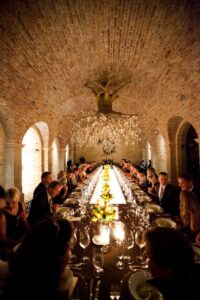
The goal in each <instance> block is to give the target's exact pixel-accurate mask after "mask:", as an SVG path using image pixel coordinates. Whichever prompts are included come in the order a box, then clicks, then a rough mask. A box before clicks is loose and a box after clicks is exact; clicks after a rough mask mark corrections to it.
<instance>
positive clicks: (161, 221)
mask: <svg viewBox="0 0 200 300" xmlns="http://www.w3.org/2000/svg"><path fill="white" fill-rule="evenodd" d="M155 223H156V224H157V225H158V227H170V228H176V223H175V222H174V221H172V220H171V219H168V218H158V219H156V220H155Z"/></svg>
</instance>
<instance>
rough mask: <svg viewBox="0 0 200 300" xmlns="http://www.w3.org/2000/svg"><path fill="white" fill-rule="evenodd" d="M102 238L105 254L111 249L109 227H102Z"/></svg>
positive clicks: (104, 225)
mask: <svg viewBox="0 0 200 300" xmlns="http://www.w3.org/2000/svg"><path fill="white" fill-rule="evenodd" d="M100 238H101V241H102V245H103V246H102V248H101V249H102V251H103V252H104V253H106V252H108V251H109V249H110V246H109V243H110V228H109V225H106V224H103V225H100Z"/></svg>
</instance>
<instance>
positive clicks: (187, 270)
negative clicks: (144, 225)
mask: <svg viewBox="0 0 200 300" xmlns="http://www.w3.org/2000/svg"><path fill="white" fill-rule="evenodd" d="M145 240H146V253H147V256H148V258H149V260H148V266H149V270H150V272H151V274H152V276H153V279H151V280H149V283H150V284H151V285H153V286H155V287H156V288H157V289H158V290H160V292H161V293H162V295H163V298H164V300H178V299H181V300H188V299H192V300H197V299H200V298H199V283H198V278H199V275H198V276H197V274H199V269H198V268H197V269H196V266H195V264H194V253H193V249H192V247H191V245H190V243H189V242H188V240H187V239H186V237H185V236H184V235H182V234H181V233H180V232H179V231H177V230H175V229H172V228H161V227H157V228H154V229H152V230H149V231H147V232H146V234H145Z"/></svg>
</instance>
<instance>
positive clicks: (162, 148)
mask: <svg viewBox="0 0 200 300" xmlns="http://www.w3.org/2000/svg"><path fill="white" fill-rule="evenodd" d="M156 147H157V172H162V171H164V172H167V151H166V144H165V140H164V137H163V136H162V134H161V133H158V134H157V138H156Z"/></svg>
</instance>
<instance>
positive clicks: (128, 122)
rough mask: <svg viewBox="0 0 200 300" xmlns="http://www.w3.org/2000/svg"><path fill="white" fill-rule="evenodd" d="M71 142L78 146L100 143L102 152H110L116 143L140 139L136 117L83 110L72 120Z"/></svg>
mask: <svg viewBox="0 0 200 300" xmlns="http://www.w3.org/2000/svg"><path fill="white" fill-rule="evenodd" d="M71 129H72V135H71V142H73V143H75V144H76V145H77V146H79V147H83V146H84V147H90V146H96V145H101V146H102V150H103V152H104V154H107V155H109V154H112V153H114V152H115V150H116V144H117V143H118V142H122V143H125V144H134V143H136V142H138V141H139V140H140V128H139V126H138V117H137V116H135V115H125V114H121V113H115V112H112V113H107V114H103V113H99V112H97V113H95V112H93V113H91V112H83V113H81V114H79V116H78V117H75V118H73V121H72V128H71Z"/></svg>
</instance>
